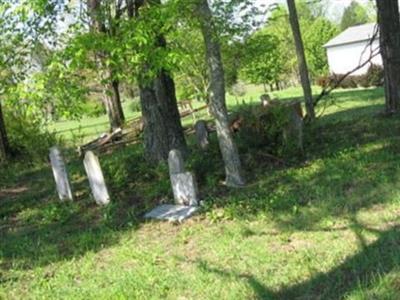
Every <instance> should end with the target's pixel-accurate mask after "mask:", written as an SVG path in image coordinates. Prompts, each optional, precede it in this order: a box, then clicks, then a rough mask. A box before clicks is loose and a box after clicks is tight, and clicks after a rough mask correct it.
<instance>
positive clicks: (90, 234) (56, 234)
mask: <svg viewBox="0 0 400 300" xmlns="http://www.w3.org/2000/svg"><path fill="white" fill-rule="evenodd" d="M137 161H140V162H141V163H139V164H138V163H137ZM135 162H136V163H135ZM101 163H102V167H103V172H104V173H105V177H106V182H107V185H108V188H109V191H110V194H111V195H112V202H111V203H110V204H109V205H108V206H106V207H100V206H97V205H96V204H95V201H94V200H93V199H92V197H91V195H90V189H89V183H88V182H87V179H86V176H85V172H84V169H83V165H82V162H81V161H71V162H70V163H69V164H68V170H69V174H70V179H71V181H72V188H73V192H74V201H73V202H60V201H59V200H58V197H57V195H56V191H55V183H54V179H53V175H52V172H51V169H50V167H49V166H48V165H43V166H42V168H37V169H35V170H34V171H30V170H27V169H25V168H24V167H23V165H22V166H20V168H19V169H18V170H14V174H13V176H14V178H13V179H10V180H8V181H7V183H6V184H4V185H2V187H0V195H1V196H2V197H1V199H0V202H1V208H0V217H1V218H0V240H1V243H0V258H1V264H0V266H1V268H2V269H3V270H8V269H30V268H34V267H36V266H45V265H47V264H50V263H54V262H58V261H62V260H69V259H71V258H73V257H80V256H82V255H84V254H85V253H87V252H92V251H94V252H97V251H100V250H101V249H103V248H107V247H109V246H111V245H113V244H115V243H117V242H118V241H119V239H120V237H121V235H122V234H123V233H124V232H125V231H127V230H136V229H137V228H138V227H139V226H140V223H141V222H142V219H141V216H142V214H143V212H144V211H145V210H147V209H148V208H149V207H152V206H154V203H153V202H154V199H156V197H159V196H160V195H161V194H164V193H166V194H168V192H165V190H163V188H164V187H165V185H160V184H158V182H157V179H158V178H157V176H158V175H159V173H162V174H164V173H165V172H161V171H160V172H157V170H151V169H149V166H148V165H147V164H146V163H145V162H144V160H143V157H141V152H140V150H138V149H132V148H126V149H123V150H121V151H117V152H116V153H114V154H113V155H107V156H104V157H102V158H101ZM142 169H143V170H142ZM147 169H149V170H148V171H146V170H147ZM135 174H136V175H137V174H140V175H139V176H135ZM167 174H168V173H167V172H166V174H165V176H164V177H165V178H168V175H167ZM160 176H161V177H162V175H160ZM160 180H164V178H163V177H162V178H160ZM164 181H166V180H164ZM147 190H149V191H150V190H151V191H152V194H151V195H150V196H149V197H147V198H146V197H140V196H139V195H140V193H141V192H142V191H143V192H144V193H146V191H147ZM17 191H18V193H17ZM148 194H150V192H149V193H148ZM152 201H153V202H152Z"/></svg>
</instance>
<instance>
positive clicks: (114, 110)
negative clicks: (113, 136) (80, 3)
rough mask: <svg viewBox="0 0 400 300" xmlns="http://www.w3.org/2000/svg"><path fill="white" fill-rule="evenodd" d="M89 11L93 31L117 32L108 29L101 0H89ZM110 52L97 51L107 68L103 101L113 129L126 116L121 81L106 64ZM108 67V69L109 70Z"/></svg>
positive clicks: (102, 67) (101, 63) (100, 64)
mask: <svg viewBox="0 0 400 300" xmlns="http://www.w3.org/2000/svg"><path fill="white" fill-rule="evenodd" d="M87 7H88V13H89V16H90V28H91V30H92V31H94V32H97V33H103V34H109V35H112V34H115V28H114V30H111V29H110V28H109V29H107V27H106V25H105V24H106V22H105V20H104V14H103V12H102V8H101V1H100V0H87ZM107 56H108V53H106V52H104V51H100V52H99V53H97V64H98V66H99V68H100V69H106V71H104V72H103V76H102V77H103V78H102V79H105V80H106V81H107V82H108V83H107V84H105V85H104V99H103V103H104V105H105V107H106V111H107V116H108V119H109V122H110V127H111V130H115V129H116V128H119V127H121V126H122V125H123V124H124V122H125V116H124V112H123V109H122V104H121V97H120V92H119V81H118V80H116V79H113V72H112V70H110V69H108V67H106V66H105V65H104V61H103V60H104V59H105V58H106V57H107ZM107 69H108V70H107Z"/></svg>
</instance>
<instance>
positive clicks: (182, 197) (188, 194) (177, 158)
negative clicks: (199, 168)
mask: <svg viewBox="0 0 400 300" xmlns="http://www.w3.org/2000/svg"><path fill="white" fill-rule="evenodd" d="M168 166H169V176H170V180H171V185H172V191H173V193H174V199H175V203H176V204H178V205H190V206H196V205H198V199H197V194H198V192H197V185H196V182H195V178H194V176H193V174H192V173H190V172H185V163H184V161H183V157H182V154H181V152H180V151H179V150H176V149H173V150H171V151H170V152H169V155H168Z"/></svg>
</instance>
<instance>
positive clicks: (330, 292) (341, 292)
mask: <svg viewBox="0 0 400 300" xmlns="http://www.w3.org/2000/svg"><path fill="white" fill-rule="evenodd" d="M358 226H360V225H358ZM364 229H367V228H364ZM367 230H368V229H367ZM369 230H371V229H369ZM374 231H375V233H378V234H379V237H378V239H377V240H376V241H375V242H372V243H371V244H369V245H367V244H365V245H364V246H363V247H362V248H361V251H360V252H359V253H357V254H355V255H353V256H351V257H348V258H346V259H345V260H344V262H343V263H341V264H340V265H339V266H337V267H335V268H333V269H331V270H330V271H329V272H326V273H318V274H316V275H314V276H313V277H312V278H311V279H309V280H306V281H304V282H301V283H297V284H294V285H287V286H284V287H282V288H280V289H279V291H275V290H272V289H270V288H268V287H267V286H266V285H265V284H264V283H263V282H261V281H260V280H258V279H257V278H256V277H255V276H254V275H252V274H248V273H246V274H240V273H237V272H235V271H230V270H221V269H219V268H215V267H213V266H210V264H209V263H208V262H205V261H198V262H197V264H198V268H200V269H201V270H203V271H206V272H209V273H213V274H216V275H218V276H221V277H228V278H235V279H237V280H240V281H245V282H247V284H248V285H249V286H250V287H251V288H252V289H253V291H254V293H255V295H256V296H257V299H332V300H336V299H337V300H339V299H343V298H345V297H346V296H348V295H349V293H351V292H353V291H357V290H358V291H360V290H364V291H365V290H368V289H369V288H373V287H374V284H377V280H378V279H379V278H381V277H383V276H385V275H386V274H388V273H390V272H391V271H393V270H395V269H396V268H398V267H399V266H400V254H399V251H398V249H399V247H400V228H399V227H398V226H395V227H392V228H390V229H388V230H385V231H381V232H378V231H376V230H374ZM394 292H395V291H394ZM398 292H399V291H397V293H398ZM379 296H381V297H382V296H383V295H378V296H375V297H374V296H373V295H371V298H374V299H377V298H376V297H378V298H379Z"/></svg>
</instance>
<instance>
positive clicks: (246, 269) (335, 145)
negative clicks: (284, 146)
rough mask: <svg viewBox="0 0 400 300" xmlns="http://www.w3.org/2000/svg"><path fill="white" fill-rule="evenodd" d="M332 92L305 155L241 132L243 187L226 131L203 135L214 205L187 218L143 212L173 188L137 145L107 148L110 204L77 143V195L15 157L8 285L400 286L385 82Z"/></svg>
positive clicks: (120, 292)
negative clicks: (228, 177) (236, 182)
mask: <svg viewBox="0 0 400 300" xmlns="http://www.w3.org/2000/svg"><path fill="white" fill-rule="evenodd" d="M298 91H299V90H298ZM298 91H290V92H287V91H284V92H283V93H282V97H281V98H291V97H297V96H299V95H300V94H299V93H298ZM284 95H286V96H285V97H284ZM331 100H332V103H334V105H332V106H329V107H328V108H327V109H325V112H324V114H323V116H321V117H320V118H319V119H318V121H317V122H316V123H315V124H313V125H312V126H308V127H307V128H306V134H305V145H306V155H305V157H303V158H293V159H288V158H286V161H287V164H286V165H282V164H279V163H277V162H276V161H274V160H268V159H266V158H265V156H263V149H251V148H248V147H246V145H243V144H240V145H241V146H240V152H241V155H242V161H243V164H244V166H245V171H246V178H247V179H248V186H247V187H246V188H243V189H240V190H230V189H227V188H225V187H223V186H221V185H220V181H221V180H222V179H223V166H222V163H221V160H220V158H219V155H218V147H217V143H216V139H215V136H213V137H212V145H211V149H210V150H209V151H208V152H206V153H201V152H199V151H198V150H196V149H195V147H194V146H192V149H193V150H192V153H191V157H190V159H189V162H188V165H189V167H190V169H191V170H193V171H194V172H195V173H196V176H197V178H198V181H199V188H200V193H201V196H202V199H204V202H205V205H204V208H203V210H202V212H201V213H200V214H199V215H198V216H197V217H195V218H193V219H191V220H189V221H187V222H185V223H183V224H169V223H161V222H147V221H144V220H143V219H142V218H141V216H142V214H143V212H144V211H146V210H148V209H150V208H151V207H153V206H154V205H156V204H157V203H159V202H164V201H167V199H172V193H171V190H170V185H169V181H168V170H167V167H166V166H159V167H157V168H154V167H152V166H150V165H148V164H147V163H146V162H145V160H144V159H143V153H142V150H141V146H140V145H136V146H129V147H126V148H123V149H120V150H117V151H115V152H114V153H113V154H110V155H103V156H102V157H101V163H102V167H103V170H104V173H105V177H106V180H107V184H108V186H109V189H110V192H111V195H112V203H111V204H110V205H109V206H107V207H98V206H96V205H95V204H94V201H93V200H92V199H91V197H90V192H89V188H88V183H87V180H86V178H85V176H84V171H83V168H82V164H81V162H80V161H79V160H77V159H76V157H74V155H73V154H72V152H67V157H68V161H69V163H68V166H69V171H70V174H71V178H72V180H73V187H74V192H75V196H76V201H75V202H73V203H60V202H59V201H58V199H57V196H56V194H55V191H54V184H53V179H52V174H51V171H50V169H49V167H48V166H47V165H41V166H40V165H39V166H37V165H36V166H29V165H27V164H22V163H21V164H19V165H18V164H14V165H9V166H6V167H4V168H3V169H2V170H1V171H0V182H1V186H0V198H1V208H0V241H1V243H0V298H4V299H343V298H345V299H399V298H400V251H399V247H400V231H399V227H398V226H399V217H400V192H399V191H400V180H399V175H400V158H399V155H398V153H399V151H400V139H399V132H400V120H399V118H398V116H394V117H392V118H384V117H382V116H381V115H379V112H380V111H382V109H383V91H382V90H381V89H370V90H354V91H338V92H336V93H334V94H333V95H332V99H331Z"/></svg>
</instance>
